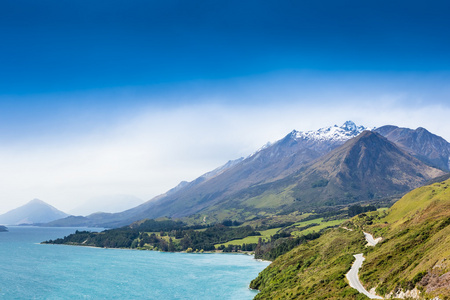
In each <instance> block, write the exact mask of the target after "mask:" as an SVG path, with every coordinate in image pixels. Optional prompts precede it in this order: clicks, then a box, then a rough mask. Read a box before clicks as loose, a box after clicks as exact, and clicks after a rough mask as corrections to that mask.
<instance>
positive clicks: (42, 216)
mask: <svg viewBox="0 0 450 300" xmlns="http://www.w3.org/2000/svg"><path fill="white" fill-rule="evenodd" d="M67 216H69V215H68V214H66V213H64V212H62V211H60V210H58V209H56V208H54V207H53V206H51V205H49V204H47V203H45V202H44V201H42V200H39V199H33V200H31V201H30V202H28V203H27V204H25V205H22V206H20V207H18V208H16V209H13V210H10V211H8V212H6V213H4V214H2V215H0V224H5V225H25V224H37V223H47V222H51V221H54V220H58V219H61V218H65V217H67Z"/></svg>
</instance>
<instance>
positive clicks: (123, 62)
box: [0, 0, 450, 212]
mask: <svg viewBox="0 0 450 300" xmlns="http://www.w3.org/2000/svg"><path fill="white" fill-rule="evenodd" d="M448 11H450V3H448V1H427V2H423V1H389V2H381V3H380V1H330V0H327V1H294V0H289V1H261V0H259V1H199V0H194V1H60V0H58V1H56V0H48V1H31V0H14V1H12V0H11V1H10V0H6V1H2V2H1V3H0V40H1V41H2V46H1V47H0V145H1V146H0V152H1V154H2V160H3V162H2V163H3V165H4V166H5V167H4V169H3V171H2V173H3V174H0V176H1V177H2V178H1V179H2V180H3V182H4V185H5V187H4V188H3V192H2V193H3V194H0V198H1V199H9V200H8V201H9V202H8V203H6V202H5V203H2V206H1V207H0V212H2V211H6V210H7V209H10V208H13V207H15V206H17V205H18V204H23V203H25V202H26V201H29V200H31V199H32V198H35V197H37V198H41V199H42V200H44V201H48V202H49V203H52V204H54V205H56V206H57V207H59V208H62V209H65V210H70V209H71V208H73V207H76V206H77V204H78V203H79V202H83V201H85V200H88V199H90V198H92V197H97V196H98V197H100V196H103V195H105V194H132V195H135V196H138V197H140V198H142V199H144V200H147V199H150V198H151V197H153V196H155V195H157V194H159V193H163V192H165V191H166V190H167V189H169V188H171V187H173V186H174V185H175V184H177V183H178V182H179V181H181V180H192V179H194V178H196V177H197V176H199V175H201V174H202V173H204V172H206V171H209V170H211V169H213V168H215V167H217V166H218V165H220V164H223V163H225V162H226V161H227V160H228V159H234V158H237V157H239V156H245V155H247V154H249V153H251V152H252V151H254V150H255V149H257V148H259V146H261V145H262V144H264V143H265V142H267V141H274V140H277V139H279V138H282V137H283V136H284V135H285V134H287V133H288V132H289V131H291V130H292V129H297V130H310V129H317V128H319V127H324V126H328V125H333V124H335V123H337V124H340V123H343V122H344V121H346V120H347V119H353V120H354V121H356V122H357V123H359V124H363V125H366V126H382V125H385V124H396V125H399V126H406V127H411V128H416V127H418V126H423V127H425V128H428V129H429V130H430V131H432V132H434V133H436V134H439V135H441V136H443V137H444V138H446V139H447V140H450V131H449V129H447V127H448V126H447V124H448V123H447V122H448V121H447V116H448V113H449V112H450V104H449V103H450V101H449V96H450V86H449V80H450V55H449V53H450V39H449V38H448V28H450V18H448ZM37 178H38V179H39V180H37ZM80 191H83V192H80Z"/></svg>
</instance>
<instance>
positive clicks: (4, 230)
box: [0, 225, 8, 232]
mask: <svg viewBox="0 0 450 300" xmlns="http://www.w3.org/2000/svg"><path fill="white" fill-rule="evenodd" d="M7 231H8V228H7V227H6V226H2V225H0V232H7Z"/></svg>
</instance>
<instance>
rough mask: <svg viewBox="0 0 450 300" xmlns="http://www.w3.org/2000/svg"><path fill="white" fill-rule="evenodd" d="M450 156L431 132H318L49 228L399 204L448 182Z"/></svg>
mask: <svg viewBox="0 0 450 300" xmlns="http://www.w3.org/2000/svg"><path fill="white" fill-rule="evenodd" d="M449 152H450V144H449V143H448V142H447V141H445V140H444V139H443V138H441V137H438V136H436V135H434V134H432V133H430V132H428V131H427V130H425V129H423V128H418V129H416V130H412V129H407V128H399V127H396V126H383V127H380V128H376V129H371V130H369V129H368V128H366V127H363V126H357V125H356V124H354V123H353V122H351V121H347V122H345V123H344V124H343V125H342V126H336V125H334V126H331V127H327V128H322V129H319V130H317V131H308V132H301V131H295V130H294V131H292V132H291V133H289V134H288V135H287V136H285V137H284V138H283V139H281V140H279V141H277V142H275V143H273V144H267V145H266V146H264V147H263V148H261V149H260V150H258V151H257V152H255V153H253V154H252V155H250V156H248V157H246V158H241V159H238V160H233V161H229V162H228V163H227V164H226V165H224V166H222V167H219V168H217V169H215V170H213V171H211V172H209V173H206V174H205V175H203V176H200V177H199V178H197V179H196V180H194V181H192V182H182V183H180V184H179V185H178V186H177V187H175V188H173V189H171V190H169V191H168V192H167V193H165V194H163V195H160V196H157V197H155V198H154V199H152V200H150V201H147V202H145V203H143V204H141V205H139V206H137V207H135V208H132V209H129V210H126V211H123V212H120V213H114V214H106V213H97V214H92V215H89V216H87V217H74V216H70V217H68V218H65V219H62V220H57V221H54V222H51V223H50V224H48V225H52V226H102V227H118V226H123V225H127V224H130V223H132V222H134V221H137V220H140V219H145V218H158V217H162V216H168V217H174V218H180V217H191V218H194V219H196V220H197V221H198V222H200V221H201V220H203V221H205V220H208V221H211V222H214V221H220V220H223V219H227V218H229V219H237V220H241V221H243V220H248V219H250V218H254V217H257V216H258V215H265V214H284V213H289V212H291V211H294V210H300V211H307V210H312V209H315V208H318V207H323V206H336V205H347V204H350V203H354V202H361V201H377V200H380V199H383V198H386V197H397V196H398V197H399V196H401V195H402V194H404V193H406V192H408V191H410V190H412V189H414V188H416V187H419V186H421V185H423V184H425V183H426V182H428V181H429V180H430V179H432V178H434V177H437V176H441V175H444V174H445V173H446V172H447V171H448V170H449V165H448V161H449Z"/></svg>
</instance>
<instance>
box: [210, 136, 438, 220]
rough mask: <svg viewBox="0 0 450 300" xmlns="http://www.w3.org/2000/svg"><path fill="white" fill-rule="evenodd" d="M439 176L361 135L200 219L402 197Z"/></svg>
mask: <svg viewBox="0 0 450 300" xmlns="http://www.w3.org/2000/svg"><path fill="white" fill-rule="evenodd" d="M443 174H444V172H443V171H441V170H438V169H436V168H433V167H429V166H427V165H426V164H424V163H423V162H421V161H419V160H418V159H416V158H414V157H412V156H411V155H409V154H408V153H406V152H405V151H403V150H401V149H400V148H399V147H397V146H396V145H395V144H394V143H392V142H390V141H388V140H387V139H386V138H384V137H382V136H381V135H379V134H377V133H375V132H371V131H364V132H363V133H361V134H360V135H359V136H357V137H356V138H353V139H351V140H349V141H347V142H346V143H345V144H344V145H342V146H340V147H338V148H336V149H334V150H333V151H331V152H330V153H328V154H326V155H324V156H323V157H321V158H319V159H317V160H315V161H313V162H311V163H309V164H307V165H305V166H304V167H303V168H301V169H299V170H298V171H297V172H296V173H294V174H291V175H289V176H287V177H285V178H283V179H280V180H278V181H275V182H271V183H266V184H262V185H258V186H252V187H250V188H248V189H244V190H241V191H239V193H236V194H234V195H233V196H232V197H229V198H226V199H225V200H224V201H222V202H221V203H220V204H219V205H217V206H210V207H209V208H208V209H206V210H205V211H204V213H205V214H209V215H211V214H215V213H216V214H220V213H223V211H224V210H231V209H232V210H234V212H235V213H236V214H237V213H238V212H239V211H252V212H253V213H255V212H259V213H261V212H268V211H269V212H271V213H288V212H290V211H294V210H300V211H305V210H306V209H314V208H318V207H322V206H335V205H347V204H350V203H354V202H358V201H365V200H376V199H382V198H385V197H392V196H401V195H402V194H404V193H406V192H408V191H410V190H411V189H414V188H417V187H419V186H421V185H423V184H425V183H426V182H427V181H428V180H430V179H431V178H434V177H437V176H440V175H443Z"/></svg>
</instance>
